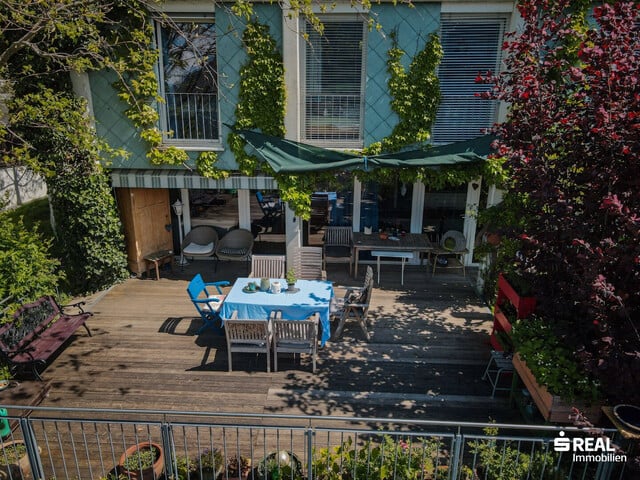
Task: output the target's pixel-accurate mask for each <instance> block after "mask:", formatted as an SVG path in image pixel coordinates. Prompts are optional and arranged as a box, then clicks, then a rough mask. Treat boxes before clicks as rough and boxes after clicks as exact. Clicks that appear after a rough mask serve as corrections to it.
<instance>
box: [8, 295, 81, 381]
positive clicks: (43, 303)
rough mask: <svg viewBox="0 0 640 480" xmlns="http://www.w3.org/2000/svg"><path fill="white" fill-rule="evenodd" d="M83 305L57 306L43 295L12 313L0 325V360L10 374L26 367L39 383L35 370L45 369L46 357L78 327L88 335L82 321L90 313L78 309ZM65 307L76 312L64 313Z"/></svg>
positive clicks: (48, 297) (47, 358)
mask: <svg viewBox="0 0 640 480" xmlns="http://www.w3.org/2000/svg"><path fill="white" fill-rule="evenodd" d="M84 303H85V302H79V303H74V304H72V305H64V306H60V305H58V302H56V300H55V299H54V298H53V297H51V296H45V297H41V298H39V299H38V300H36V301H35V302H33V303H28V304H26V305H23V306H21V307H20V308H19V309H18V310H16V312H15V313H14V314H13V316H12V320H11V321H9V322H7V323H4V324H3V325H1V326H0V359H2V360H4V361H5V362H6V363H7V365H8V366H9V369H10V370H11V373H12V375H17V373H18V371H19V370H26V369H27V368H29V367H30V368H31V370H32V372H33V373H34V375H35V377H36V378H37V379H38V380H41V381H42V377H41V376H40V373H39V372H38V367H43V368H44V367H46V365H47V361H48V360H49V358H50V357H51V356H53V354H54V353H56V351H57V350H58V349H59V348H60V347H61V346H62V344H64V343H65V342H66V341H67V340H68V339H69V337H71V336H72V335H73V334H74V332H75V331H76V330H77V329H78V328H79V327H80V326H84V328H85V329H86V330H87V333H88V334H89V336H91V331H90V330H89V327H88V326H87V325H86V323H85V322H86V320H87V318H89V317H90V316H91V315H93V314H92V313H91V312H85V311H84V310H83V309H82V305H84ZM65 308H75V309H77V313H74V314H68V313H65V312H64V309H65Z"/></svg>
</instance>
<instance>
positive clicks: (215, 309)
mask: <svg viewBox="0 0 640 480" xmlns="http://www.w3.org/2000/svg"><path fill="white" fill-rule="evenodd" d="M228 285H229V282H227V281H221V282H211V283H205V282H204V280H203V279H202V275H200V274H199V273H198V274H197V275H196V276H195V277H193V279H192V280H191V281H190V282H189V285H188V286H187V292H188V293H189V297H190V298H191V301H192V302H193V305H194V306H195V307H196V310H197V311H198V313H199V314H200V317H202V320H203V321H204V325H202V327H200V329H199V330H198V332H197V333H198V334H200V333H202V332H203V331H204V330H206V329H207V328H211V329H213V330H214V331H216V332H217V333H222V318H220V314H219V311H220V307H221V306H222V302H223V301H224V298H225V295H223V294H222V289H221V288H220V287H226V286H228ZM207 287H215V288H216V291H217V294H215V295H212V294H211V293H210V292H209V290H208V289H207Z"/></svg>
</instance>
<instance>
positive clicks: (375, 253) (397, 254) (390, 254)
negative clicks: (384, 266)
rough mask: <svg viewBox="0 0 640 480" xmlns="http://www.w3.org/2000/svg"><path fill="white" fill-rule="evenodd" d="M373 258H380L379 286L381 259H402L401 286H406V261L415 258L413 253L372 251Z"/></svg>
mask: <svg viewBox="0 0 640 480" xmlns="http://www.w3.org/2000/svg"><path fill="white" fill-rule="evenodd" d="M371 256H372V257H378V262H377V263H378V285H379V284H380V257H392V258H401V259H402V273H401V275H400V285H404V264H405V262H406V260H410V259H412V258H413V252H401V251H398V250H372V251H371Z"/></svg>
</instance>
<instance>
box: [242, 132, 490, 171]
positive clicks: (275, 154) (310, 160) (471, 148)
mask: <svg viewBox="0 0 640 480" xmlns="http://www.w3.org/2000/svg"><path fill="white" fill-rule="evenodd" d="M236 133H237V134H238V135H240V136H241V137H242V138H243V139H244V140H245V141H246V142H247V143H248V144H249V145H250V146H251V147H252V148H253V149H254V150H255V152H256V153H257V154H258V155H259V156H261V157H262V159H263V160H265V161H266V162H268V163H269V165H271V167H272V168H273V170H274V171H275V172H276V173H288V172H290V173H295V172H298V173H300V172H312V171H321V170H350V169H355V168H361V169H365V170H366V169H370V168H379V167H390V168H403V167H427V168H439V167H441V166H443V165H455V164H460V163H470V162H481V161H484V160H485V159H486V156H487V155H488V154H489V153H491V142H492V141H493V140H494V137H493V136H491V135H484V136H481V137H477V138H474V139H471V140H466V141H463V142H456V143H450V144H448V145H439V146H429V145H428V146H425V147H419V148H413V149H408V150H403V151H400V152H395V153H386V154H381V155H371V156H366V157H365V156H360V155H356V154H351V153H346V152H340V151H335V150H329V149H326V148H321V147H315V146H313V145H308V144H305V143H300V142H294V141H293V140H287V139H283V138H279V137H273V136H270V135H265V134H262V133H259V132H255V131H253V130H244V129H243V130H236Z"/></svg>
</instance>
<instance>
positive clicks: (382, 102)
mask: <svg viewBox="0 0 640 480" xmlns="http://www.w3.org/2000/svg"><path fill="white" fill-rule="evenodd" d="M229 7H230V5H226V4H218V5H214V2H208V1H202V2H201V1H197V0H196V1H189V2H183V1H175V2H166V3H165V4H164V5H163V11H164V13H166V14H167V15H168V16H169V18H170V19H171V21H172V23H173V26H172V28H165V27H163V26H162V22H157V25H156V31H155V34H156V35H155V36H156V42H157V46H158V49H159V52H160V55H159V57H160V58H159V61H158V66H157V73H158V78H159V84H160V91H159V92H158V93H159V95H160V96H161V97H162V98H163V100H164V102H162V103H159V104H158V106H157V108H158V109H159V113H160V125H159V127H160V129H161V130H162V131H163V132H169V133H166V134H165V136H164V138H163V144H165V145H167V146H176V147H179V148H182V149H185V150H186V151H187V152H188V153H189V156H190V159H191V160H190V161H189V162H187V163H186V164H185V165H183V166H180V167H175V166H165V167H158V166H152V165H151V164H150V163H149V160H148V159H147V156H146V153H147V151H148V148H149V147H148V145H146V143H145V142H144V141H143V140H142V139H141V138H140V136H139V131H138V130H137V129H136V128H135V127H134V126H133V125H132V124H131V122H130V121H129V120H128V119H127V118H126V117H125V115H124V110H125V109H126V106H125V104H124V103H122V102H121V101H120V100H119V99H118V97H117V91H116V90H115V89H114V88H113V87H112V82H113V80H114V79H113V78H111V77H110V76H109V75H108V74H107V73H105V72H94V73H91V74H89V75H88V76H86V77H82V78H80V79H76V90H77V91H78V92H79V93H80V94H82V95H84V96H85V97H87V98H88V99H89V101H90V102H89V103H90V108H91V109H92V113H93V116H94V118H95V122H96V129H97V131H98V134H99V135H101V136H102V137H104V138H105V139H106V140H107V141H108V142H109V143H110V144H111V145H112V146H114V147H117V148H121V147H122V148H125V149H126V150H127V151H129V152H131V157H130V158H129V159H127V160H122V161H118V160H114V161H113V162H112V163H111V164H110V168H111V176H112V182H113V187H114V189H115V192H116V197H117V200H118V204H119V208H120V210H121V213H122V214H123V222H124V225H125V229H126V232H125V233H126V237H127V245H128V249H129V267H130V269H131V270H132V271H134V272H137V273H141V272H142V270H143V269H144V265H142V257H143V256H144V255H145V254H148V253H150V252H152V251H156V250H161V249H167V248H174V249H175V251H178V249H179V240H178V236H177V235H176V230H179V229H180V226H181V224H182V227H183V228H184V233H186V232H188V231H189V230H190V229H191V228H193V227H194V226H197V225H202V224H206V225H212V226H215V227H217V228H218V230H219V231H221V233H224V230H227V229H230V228H236V227H239V228H245V229H250V230H251V229H253V230H254V231H256V228H255V225H256V223H259V218H258V217H259V216H260V212H259V210H256V204H255V199H254V197H255V193H256V192H277V189H278V186H277V183H276V181H275V180H274V179H273V178H270V177H244V176H242V175H239V174H232V175H231V176H230V177H229V178H226V179H221V180H214V179H208V178H204V177H201V176H199V175H198V174H197V172H196V169H195V159H196V157H197V156H198V155H199V154H200V153H201V152H207V151H210V152H216V154H217V156H218V162H217V164H216V166H217V167H218V168H222V169H225V170H229V171H232V172H235V171H237V164H236V161H235V158H234V156H233V153H232V152H231V150H230V148H229V146H228V144H227V136H228V134H229V132H230V130H229V127H228V125H231V124H233V123H234V122H235V117H234V116H235V108H236V105H237V103H238V98H239V83H240V68H241V67H242V65H243V64H244V63H245V62H246V60H247V55H246V52H245V49H244V48H243V45H242V40H241V37H242V32H243V30H244V28H245V23H244V22H243V21H242V20H241V19H239V18H238V17H237V16H235V15H233V14H232V13H231V12H230V10H229ZM514 8H515V6H514V2H513V1H496V2H480V1H466V2H462V1H449V2H432V1H422V2H420V1H419V2H415V3H414V4H413V5H412V6H406V5H393V3H391V2H383V3H381V4H376V5H372V6H371V8H370V9H368V10H365V9H363V8H356V7H353V6H351V5H350V4H349V3H348V2H343V3H341V2H339V3H338V4H337V5H336V7H335V8H334V9H332V10H330V11H329V12H327V13H320V11H318V15H319V18H320V20H321V21H322V23H323V25H324V32H323V34H322V35H319V34H318V33H317V32H315V30H314V29H313V28H312V27H311V25H310V24H309V23H308V22H307V21H306V20H305V19H303V18H300V17H298V16H296V15H293V13H294V12H291V11H288V10H287V9H283V8H281V6H279V5H278V4H271V3H265V4H257V5H255V7H254V9H255V15H256V17H257V19H258V21H259V22H260V23H262V24H264V25H267V26H268V27H269V31H270V35H271V36H272V37H273V39H274V40H275V41H276V43H277V45H278V48H279V49H280V51H281V53H282V57H283V63H284V70H285V85H286V95H287V98H286V113H285V128H286V134H285V137H286V138H288V139H291V140H295V141H300V142H304V143H309V144H312V145H317V146H321V147H324V148H329V149H348V150H358V149H361V148H363V147H366V146H368V145H370V144H371V143H374V142H377V141H380V140H381V139H382V138H384V137H385V136H388V135H389V134H390V133H391V131H392V130H393V127H394V126H395V125H396V124H397V123H398V118H397V116H396V114H395V113H394V112H393V111H392V109H391V106H390V104H391V100H392V98H391V96H390V94H389V88H388V85H387V82H388V73H387V52H388V51H389V49H390V48H391V46H392V40H391V35H392V32H393V33H394V34H395V36H396V38H397V42H398V46H399V47H400V48H401V49H402V50H403V51H404V52H405V53H406V55H405V57H406V62H407V63H408V62H409V61H410V60H411V59H412V58H413V56H414V55H415V54H416V53H417V52H418V51H419V50H420V49H422V48H423V47H424V45H425V43H426V42H427V41H428V38H429V35H430V34H431V33H433V32H436V33H438V34H439V37H440V41H441V45H442V48H443V52H444V56H443V59H442V61H441V63H440V66H439V68H438V78H439V81H440V90H441V102H440V106H439V110H438V114H437V117H436V121H435V123H434V125H433V128H432V139H431V141H432V143H434V144H446V143H451V142H455V141H462V140H467V139H471V138H474V137H477V136H479V135H481V134H482V133H483V132H482V130H483V129H484V128H487V127H490V126H491V125H492V124H493V123H494V122H495V121H497V120H499V119H500V118H501V116H502V115H504V112H503V111H502V110H503V108H504V107H503V106H501V105H498V104H496V103H493V102H490V101H486V100H481V99H479V98H477V97H476V96H475V95H474V94H475V93H476V92H478V91H480V90H481V89H482V88H488V87H487V86H482V85H477V84H476V83H475V78H476V76H477V74H478V73H479V72H486V71H489V70H491V71H496V70H498V69H499V68H500V62H501V45H502V42H503V36H504V33H505V32H506V31H511V30H514V29H515V22H516V21H517V18H516V17H517V14H516V12H515V10H514ZM372 25H373V28H372ZM202 59H204V61H203V60H202ZM341 182H342V185H343V188H342V189H341V190H340V191H339V192H329V195H328V198H329V201H330V202H332V203H331V205H332V208H331V209H330V210H331V212H332V213H331V214H330V215H328V216H327V217H326V219H325V223H327V224H340V225H351V226H352V227H353V230H354V231H363V230H364V229H365V227H366V228H372V229H373V230H376V229H378V228H384V227H390V228H397V229H402V230H405V231H410V232H414V233H420V232H423V231H425V232H428V231H433V232H440V233H443V231H446V230H449V229H454V230H459V231H462V232H463V233H464V235H465V237H466V238H467V242H468V248H469V250H470V254H469V255H467V258H466V259H465V262H466V263H467V264H471V263H472V262H473V253H472V252H473V245H474V239H475V235H476V222H475V216H474V211H476V210H477V209H478V207H479V206H484V205H485V204H492V203H495V202H496V201H497V195H498V193H497V192H496V191H495V189H493V188H490V187H487V186H483V185H482V179H481V178H478V179H476V180H474V181H472V182H469V184H468V185H465V186H463V187H461V188H450V189H445V190H442V189H440V190H437V189H433V188H431V187H430V186H429V185H424V184H422V183H421V182H414V183H412V184H411V183H407V182H400V181H396V182H392V183H391V184H388V185H378V184H373V182H369V183H361V182H359V181H358V180H356V179H354V177H353V176H352V175H344V178H343V179H341ZM318 190H325V189H324V188H323V186H318ZM178 199H179V200H180V201H181V203H182V204H183V205H184V207H185V208H183V212H182V216H181V217H180V218H179V219H177V218H176V215H175V213H174V211H173V210H172V208H171V205H172V204H174V203H175V201H176V200H178ZM307 228H308V226H306V224H304V223H303V222H300V221H298V219H296V217H295V216H294V214H293V212H292V211H291V210H289V209H285V214H284V215H283V226H282V229H281V230H278V232H279V233H281V234H282V235H283V239H284V241H285V243H286V248H287V252H290V251H292V249H293V248H295V247H297V246H300V245H302V244H303V243H305V242H306V241H307V235H306V233H307V230H306V229H307ZM179 233H180V232H179ZM256 233H257V232H256Z"/></svg>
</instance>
